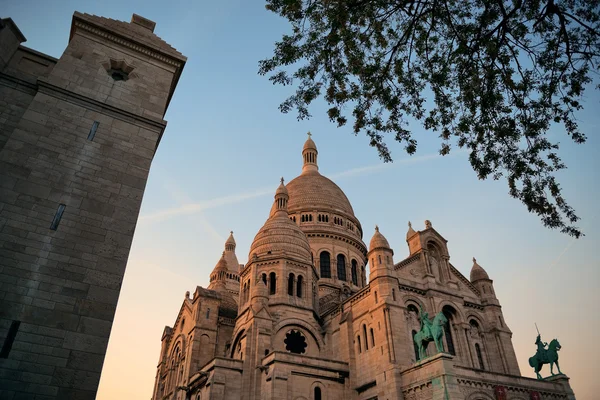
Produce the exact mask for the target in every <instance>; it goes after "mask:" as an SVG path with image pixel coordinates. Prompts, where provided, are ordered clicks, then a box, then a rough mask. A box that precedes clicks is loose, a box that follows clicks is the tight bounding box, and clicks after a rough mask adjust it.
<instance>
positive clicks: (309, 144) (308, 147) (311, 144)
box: [302, 132, 317, 152]
mask: <svg viewBox="0 0 600 400" xmlns="http://www.w3.org/2000/svg"><path fill="white" fill-rule="evenodd" d="M305 150H315V151H317V145H316V144H315V142H314V141H313V140H312V138H311V134H310V132H308V139H306V142H304V147H302V152H304V151H305Z"/></svg>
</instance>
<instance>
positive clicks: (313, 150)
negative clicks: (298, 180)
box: [302, 132, 319, 174]
mask: <svg viewBox="0 0 600 400" xmlns="http://www.w3.org/2000/svg"><path fill="white" fill-rule="evenodd" d="M311 136H312V135H311V133H310V132H308V139H306V142H304V147H303V148H302V158H303V159H304V164H303V165H302V173H303V174H304V173H308V172H316V171H318V170H319V166H318V164H317V155H318V154H319V152H318V151H317V145H316V144H315V142H314V141H313V140H312V138H311Z"/></svg>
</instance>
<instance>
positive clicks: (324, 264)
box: [319, 251, 331, 278]
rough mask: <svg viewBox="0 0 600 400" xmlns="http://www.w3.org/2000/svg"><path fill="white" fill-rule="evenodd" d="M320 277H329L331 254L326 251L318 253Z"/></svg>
mask: <svg viewBox="0 0 600 400" xmlns="http://www.w3.org/2000/svg"><path fill="white" fill-rule="evenodd" d="M319 264H320V270H321V278H331V256H330V255H329V253H328V252H327V251H323V252H321V254H320V255H319Z"/></svg>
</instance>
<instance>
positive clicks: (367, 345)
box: [363, 324, 369, 351]
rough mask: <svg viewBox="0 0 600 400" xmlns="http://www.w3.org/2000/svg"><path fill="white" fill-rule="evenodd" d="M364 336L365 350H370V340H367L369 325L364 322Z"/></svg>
mask: <svg viewBox="0 0 600 400" xmlns="http://www.w3.org/2000/svg"><path fill="white" fill-rule="evenodd" d="M363 337H364V338H365V351H367V350H369V342H368V341H367V326H366V325H365V324H363Z"/></svg>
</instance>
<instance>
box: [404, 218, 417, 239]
mask: <svg viewBox="0 0 600 400" xmlns="http://www.w3.org/2000/svg"><path fill="white" fill-rule="evenodd" d="M415 233H417V232H415V230H414V229H413V227H412V224H411V223H410V221H408V232H406V240H408V238H410V237H412V235H414V234H415Z"/></svg>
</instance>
